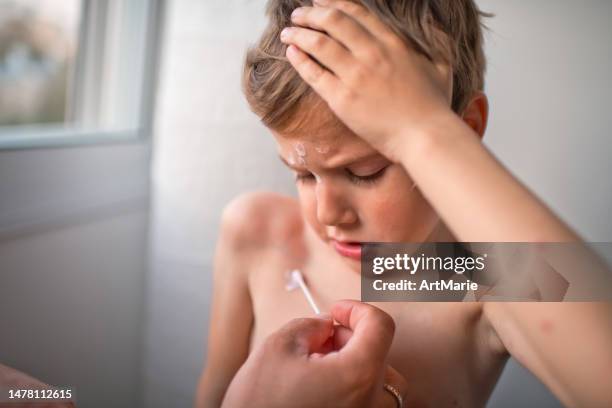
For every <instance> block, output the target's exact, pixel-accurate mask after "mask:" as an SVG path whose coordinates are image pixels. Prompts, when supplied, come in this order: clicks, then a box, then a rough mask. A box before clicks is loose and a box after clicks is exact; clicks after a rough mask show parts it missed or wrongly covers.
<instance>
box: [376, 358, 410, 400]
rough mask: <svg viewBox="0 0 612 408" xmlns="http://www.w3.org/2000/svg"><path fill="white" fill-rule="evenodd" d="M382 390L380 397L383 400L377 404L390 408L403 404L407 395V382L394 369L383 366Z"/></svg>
mask: <svg viewBox="0 0 612 408" xmlns="http://www.w3.org/2000/svg"><path fill="white" fill-rule="evenodd" d="M383 390H384V392H383V393H382V394H381V399H382V400H383V401H384V402H383V401H381V402H380V404H377V405H379V406H386V407H390V408H396V407H398V406H403V403H404V402H405V401H406V396H407V395H408V382H407V381H406V379H405V378H404V376H402V375H401V374H400V373H399V372H398V371H397V370H396V369H394V368H393V367H391V366H390V365H387V366H386V367H385V375H384V384H383ZM396 394H397V395H396Z"/></svg>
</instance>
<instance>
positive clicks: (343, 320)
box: [331, 300, 395, 365]
mask: <svg viewBox="0 0 612 408" xmlns="http://www.w3.org/2000/svg"><path fill="white" fill-rule="evenodd" d="M331 314H332V316H333V318H334V319H335V320H336V321H337V322H338V323H339V324H340V325H342V326H344V327H346V328H347V329H349V330H350V331H351V332H352V335H351V336H350V338H348V340H347V342H346V344H344V346H343V347H342V349H341V350H340V352H339V353H338V355H339V356H342V357H343V358H345V359H347V360H349V361H354V362H356V363H357V364H360V363H366V362H368V363H372V362H375V365H377V364H378V363H380V364H382V363H383V362H384V361H385V359H386V357H387V354H388V352H389V348H390V347H391V342H392V341H393V335H394V333H395V323H394V322H393V319H392V318H391V316H389V315H388V314H387V313H385V312H383V311H382V310H380V309H378V308H376V307H374V306H372V305H369V304H367V303H362V302H358V301H354V300H342V301H340V302H337V303H335V304H334V305H333V306H332V309H331Z"/></svg>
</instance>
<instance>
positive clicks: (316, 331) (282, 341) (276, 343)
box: [267, 316, 333, 356]
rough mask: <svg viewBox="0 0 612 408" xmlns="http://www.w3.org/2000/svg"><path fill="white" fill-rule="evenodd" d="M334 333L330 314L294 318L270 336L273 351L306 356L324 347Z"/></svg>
mask: <svg viewBox="0 0 612 408" xmlns="http://www.w3.org/2000/svg"><path fill="white" fill-rule="evenodd" d="M332 333H333V321H332V319H331V317H330V316H322V317H315V318H298V319H293V320H291V321H290V322H289V323H287V324H286V325H284V326H283V327H282V328H280V329H279V330H278V331H277V332H275V333H273V334H272V335H271V336H270V337H268V340H267V343H268V346H269V347H271V348H272V350H271V351H272V352H275V353H285V354H291V355H294V356H303V355H304V356H306V355H308V354H310V353H312V352H316V351H319V350H321V349H323V348H324V345H325V343H326V342H327V341H328V339H329V338H330V336H331V335H332Z"/></svg>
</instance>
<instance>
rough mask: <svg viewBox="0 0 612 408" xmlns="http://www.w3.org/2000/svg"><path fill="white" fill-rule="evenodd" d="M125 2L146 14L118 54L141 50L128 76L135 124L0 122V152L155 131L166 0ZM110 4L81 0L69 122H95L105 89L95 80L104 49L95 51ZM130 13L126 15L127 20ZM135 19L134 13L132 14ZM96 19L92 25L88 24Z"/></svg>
mask: <svg viewBox="0 0 612 408" xmlns="http://www.w3.org/2000/svg"><path fill="white" fill-rule="evenodd" d="M123 1H127V2H128V6H129V9H130V11H129V12H128V13H137V12H138V11H139V10H140V11H143V10H144V12H145V13H146V15H145V17H144V23H145V32H144V33H139V32H134V33H133V34H134V35H132V33H130V35H129V36H127V37H130V38H137V37H139V36H140V37H141V38H140V39H139V40H137V41H139V43H138V44H136V46H134V47H132V48H129V47H128V46H126V44H121V46H120V48H121V49H120V50H119V52H125V51H126V49H128V48H129V50H132V49H136V50H139V51H140V53H139V54H138V55H136V57H135V58H136V59H137V60H139V61H140V62H141V64H142V67H140V68H139V69H141V71H140V73H141V75H139V76H140V77H141V78H140V80H139V81H138V78H134V77H131V78H130V80H132V81H135V83H137V85H136V95H135V98H136V102H134V104H135V105H134V109H135V111H134V112H133V113H134V114H135V116H136V117H137V119H136V120H135V121H134V122H133V125H134V126H129V127H126V128H119V129H111V128H105V127H103V126H99V124H98V126H94V127H86V128H82V129H81V128H79V127H71V126H70V125H68V126H67V125H66V124H64V123H56V124H31V125H17V126H4V127H2V126H0V151H1V150H18V149H30V148H45V147H63V146H83V145H95V144H107V143H133V142H143V141H145V140H147V139H148V138H149V137H150V135H151V133H152V129H153V123H152V122H153V113H154V104H155V100H154V99H155V98H154V96H155V83H156V79H157V74H158V72H157V71H158V61H159V55H160V52H161V50H160V49H161V46H160V45H161V38H162V29H163V27H162V22H163V11H164V8H165V7H164V4H165V0H123ZM109 4H110V3H109V2H107V1H99V0H82V10H81V24H80V25H79V26H80V27H79V34H78V35H79V43H78V50H77V54H76V55H77V57H76V61H75V69H74V74H73V79H72V81H71V82H75V83H79V86H73V84H72V83H71V84H70V85H69V89H68V93H69V95H70V98H69V102H68V106H67V120H74V119H76V118H77V117H78V119H79V120H85V121H90V122H91V121H95V120H97V115H98V114H99V109H100V106H99V101H100V100H101V99H100V98H101V96H100V93H101V92H103V91H104V89H103V86H104V84H101V83H100V81H99V80H98V81H97V80H96V79H97V78H99V74H100V70H101V69H102V67H103V64H102V59H103V58H104V55H103V53H101V52H99V50H100V49H101V48H102V47H104V42H105V41H106V40H107V35H108V32H107V27H108V24H109V19H108V16H109V14H108V13H109ZM129 17H131V15H128V17H127V18H129ZM132 17H133V16H132ZM91 22H94V24H87V23H91Z"/></svg>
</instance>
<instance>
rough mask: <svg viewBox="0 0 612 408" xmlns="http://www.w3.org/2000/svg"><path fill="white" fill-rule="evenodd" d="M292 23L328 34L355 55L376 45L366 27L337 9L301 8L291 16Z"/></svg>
mask: <svg viewBox="0 0 612 408" xmlns="http://www.w3.org/2000/svg"><path fill="white" fill-rule="evenodd" d="M291 21H292V22H293V23H294V24H297V25H300V26H303V27H309V28H313V29H315V30H318V31H324V32H326V33H327V34H328V35H329V36H331V37H332V38H334V39H335V40H337V41H338V42H339V43H340V44H342V45H343V46H344V47H345V48H347V49H348V50H350V51H351V52H352V53H353V54H354V55H359V54H360V53H361V52H363V50H364V49H367V48H368V47H369V46H372V45H376V41H375V39H374V37H373V36H372V35H371V34H370V33H369V32H368V30H366V29H365V27H363V26H362V25H361V24H359V23H358V22H357V21H356V20H355V19H353V18H352V17H351V16H349V15H347V14H346V13H344V12H343V11H342V10H340V9H339V8H336V7H299V8H297V9H295V10H294V11H293V13H292V14H291Z"/></svg>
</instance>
